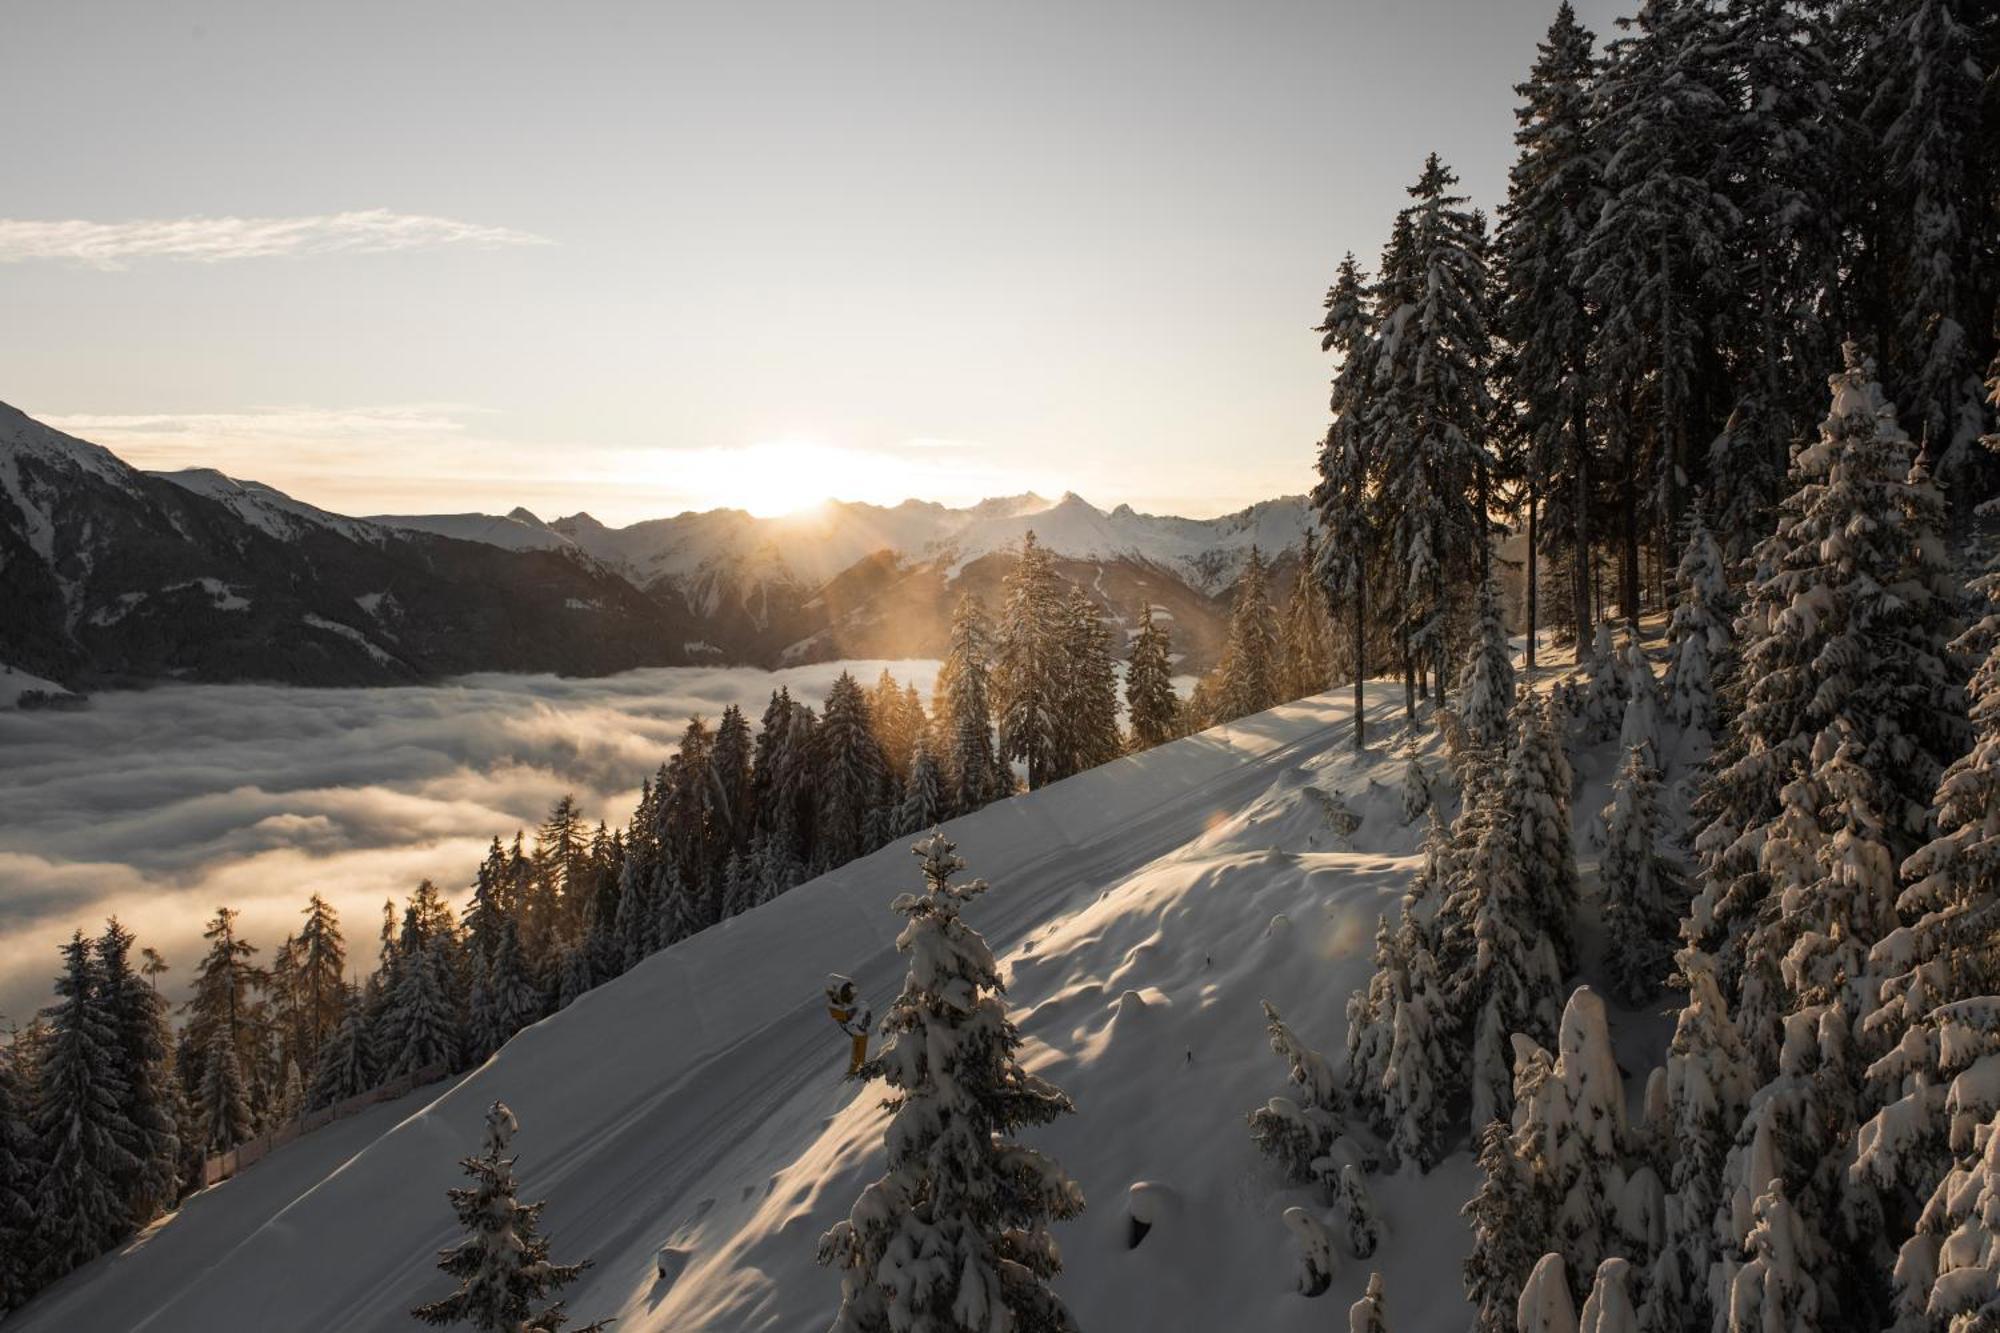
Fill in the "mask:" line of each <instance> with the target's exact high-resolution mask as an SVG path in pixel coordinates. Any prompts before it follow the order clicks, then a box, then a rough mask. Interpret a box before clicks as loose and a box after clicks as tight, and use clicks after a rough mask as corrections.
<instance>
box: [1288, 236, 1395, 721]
mask: <svg viewBox="0 0 2000 1333" xmlns="http://www.w3.org/2000/svg"><path fill="white" fill-rule="evenodd" d="M1371 296H1372V293H1370V291H1369V290H1368V286H1367V283H1366V281H1365V279H1363V277H1362V275H1361V270H1360V269H1359V268H1357V267H1356V266H1355V263H1354V255H1353V253H1352V252H1351V251H1350V252H1349V253H1348V254H1347V255H1346V256H1345V257H1344V258H1343V259H1342V260H1341V261H1340V269H1339V272H1338V274H1337V276H1336V277H1335V279H1334V283H1333V286H1332V287H1331V288H1329V289H1328V290H1327V294H1326V315H1325V318H1324V319H1322V320H1321V321H1320V325H1319V330H1318V331H1319V333H1320V335H1321V338H1320V350H1321V351H1322V352H1334V353H1336V354H1337V355H1338V356H1339V358H1340V360H1339V364H1338V367H1337V369H1336V373H1335V375H1334V380H1333V393H1332V396H1331V400H1330V403H1329V406H1330V407H1331V408H1332V412H1333V424H1332V425H1331V426H1329V427H1328V428H1327V432H1326V439H1325V441H1324V443H1322V444H1321V446H1320V452H1319V460H1318V468H1317V470H1318V473H1319V480H1318V481H1317V482H1315V483H1314V484H1313V490H1312V506H1313V512H1314V515H1315V517H1316V518H1317V519H1318V520H1319V528H1320V531H1322V532H1324V533H1325V534H1326V535H1327V540H1326V543H1325V544H1324V545H1323V546H1321V547H1320V548H1319V550H1318V551H1317V552H1316V553H1315V555H1314V559H1313V560H1312V562H1311V563H1310V565H1309V567H1308V568H1306V569H1305V570H1302V572H1301V575H1300V577H1302V578H1303V577H1311V578H1312V579H1313V580H1315V581H1316V582H1317V583H1319V584H1320V585H1321V586H1322V587H1323V588H1324V589H1325V591H1326V595H1327V596H1328V597H1329V598H1330V599H1332V601H1333V602H1334V603H1336V604H1338V605H1344V606H1345V607H1346V608H1347V611H1346V615H1347V628H1348V630H1349V632H1350V633H1351V635H1352V638H1351V639H1350V641H1349V647H1348V657H1349V661H1348V668H1349V669H1350V670H1351V671H1352V672H1353V675H1354V748H1355V749H1357V750H1359V749H1361V748H1363V745H1364V743H1365V739H1366V727H1365V724H1364V716H1365V710H1364V709H1363V707H1362V683H1363V681H1364V680H1365V679H1366V678H1367V676H1368V668H1369V666H1370V663H1369V661H1368V631H1369V627H1370V626H1369V616H1368V584H1369V577H1370V568H1369V563H1368V552H1369V550H1370V549H1371V548H1372V547H1373V545H1374V542H1375V539H1376V533H1375V530H1374V525H1375V524H1376V522H1377V520H1378V519H1379V517H1380V514H1379V511H1378V509H1377V507H1376V506H1375V504H1374V501H1373V490H1374V481H1375V477H1374V471H1375V469H1376V468H1377V467H1378V465H1379V463H1378V457H1377V453H1378V451H1377V450H1376V449H1375V447H1374V443H1375V436H1376V432H1375V430H1374V429H1373V422H1372V421H1371V420H1370V408H1371V405H1372V396H1371V388H1372V382H1373V379H1374V371H1375V366H1376V362H1377V359H1376V356H1375V354H1374V353H1375V348H1374V335H1373V319H1372V315H1371V312H1370V310H1369V308H1368V307H1369V304H1370V299H1371Z"/></svg>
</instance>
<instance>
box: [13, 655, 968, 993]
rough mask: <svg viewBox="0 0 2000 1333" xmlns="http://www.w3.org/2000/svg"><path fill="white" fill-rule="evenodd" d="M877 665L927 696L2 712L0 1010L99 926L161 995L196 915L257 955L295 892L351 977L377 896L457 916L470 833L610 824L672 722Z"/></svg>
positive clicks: (223, 693)
mask: <svg viewBox="0 0 2000 1333" xmlns="http://www.w3.org/2000/svg"><path fill="white" fill-rule="evenodd" d="M885 667H886V668H888V669H889V671H890V672H891V673H892V674H893V675H895V676H896V677H897V678H898V679H899V680H903V681H907V682H911V683H914V684H915V685H916V686H917V689H918V691H919V692H920V693H921V694H922V695H923V696H924V698H925V700H926V701H928V700H929V698H930V690H931V685H932V682H933V679H934V677H935V675H936V671H937V663H935V662H931V661H911V662H832V663H822V664H819V665H815V666H807V667H796V668H791V669H788V670H784V671H776V672H768V671H761V670H754V669H743V668H729V669H719V668H718V669H705V668H662V669H656V670H646V671H631V672H626V673H624V674H622V675H617V676H610V677H603V678H599V679H592V680H579V679H563V678H558V677H555V676H501V675H487V676H467V677H463V678H460V679H457V680H454V681H452V682H449V683H447V684H443V685H435V686H423V687H410V688H401V689H373V690H307V689H291V688H286V687H281V686H264V685H194V686H166V687H162V688H158V689H152V690H145V691H133V692H120V693H111V694H102V695H98V696H96V697H95V698H93V699H92V701H91V704H90V707H89V708H88V709H86V710H83V711H81V712H75V713H61V712H26V713H23V712H15V711H11V710H5V711H0V1015H5V1016H6V1017H7V1018H9V1019H13V1020H16V1021H25V1020H26V1019H27V1018H28V1017H29V1016H30V1015H31V1014H32V1013H33V1012H34V1010H35V1009H36V1008H37V1007H38V1006H40V1005H41V1004H43V1003H45V1002H46V1000H47V999H48V995H49V981H50V978H51V977H52V976H53V975H54V973H55V971H56V967H57V963H58V959H57V948H58V946H59V945H61V944H62V942H63V941H65V940H66V939H68V938H69V935H70V932H71V931H72V930H74V929H77V928H81V929H83V930H84V931H86V932H87V933H95V932H96V931H97V930H99V929H100V928H101V927H102V926H103V923H104V920H105V918H106V917H108V916H110V915H112V914H114V913H115V914H116V915H117V916H118V917H119V918H120V920H122V921H123V922H124V923H125V924H126V925H127V926H128V927H130V928H131V929H132V930H133V931H135V932H136V933H137V935H138V937H139V942H140V943H141V944H145V945H151V946H153V947H154V948H157V949H159V950H160V951H161V952H162V953H164V954H165V955H166V958H167V961H168V962H169V963H170V964H172V966H173V968H174V970H173V971H172V972H171V973H169V974H168V976H167V977H166V978H165V979H164V980H165V982H166V983H168V985H169V986H170V988H171V989H172V990H173V992H174V993H175V995H176V997H178V995H179V993H180V987H181V983H184V982H185V981H186V979H187V977H188V975H189V974H190V973H191V972H192V971H193V968H194V964H195V962H196V961H197V959H198V957H199V953H200V949H201V930H202V927H203V925H204V924H205V923H206V922H207V920H208V918H209V917H210V916H212V915H213V914H214V911H215V908H216V907H217V906H221V905H227V906H230V907H235V908H238V909H240V910H241V912H242V914H243V916H242V921H241V929H242V931H243V933H244V934H245V936H246V937H247V938H248V939H250V940H251V941H252V942H253V943H255V944H257V945H258V946H259V947H260V948H261V949H262V950H263V951H264V952H263V954H262V955H261V956H262V957H263V958H266V959H268V957H269V951H270V948H271V946H273V945H275V944H277V943H279V942H280V941H282V940H283V938H284V937H285V936H286V935H287V934H289V933H291V932H292V931H293V930H295V929H296V928H297V925H298V922H299V919H300V915H299V914H300V910H301V909H302V908H303V907H304V906H305V902H306V897H307V895H308V894H311V893H315V892H317V893H319V894H321V895H323V896H324V897H326V898H327V899H328V900H329V901H331V902H332V903H333V904H334V905H335V906H337V907H338V908H339V909H340V912H341V917H342V923H343V925H344V927H345V929H346V933H347V939H348V945H349V955H350V968H351V970H361V971H365V970H366V969H368V968H370V967H372V966H373V965H374V955H375V937H376V932H377V929H378V925H379V922H380V914H381V909H382V903H383V900H384V899H386V898H390V897H394V898H397V899H399V900H400V899H401V898H402V897H403V896H404V895H406V894H407V893H408V892H409V891H410V889H411V888H412V887H414V886H415V885H416V884H417V882H418V881H419V880H422V879H425V878H429V879H433V880H435V881H436V882H437V883H438V884H439V885H441V886H442V887H444V888H445V889H446V891H447V892H448V893H449V894H450V895H451V896H452V897H453V899H454V900H455V901H458V902H460V903H462V902H463V899H464V896H465V890H466V889H467V888H468V886H469V885H470V883H471V878H472V872H473V870H474V868H475V867H476V866H477V864H478V862H479V859H480V857H481V856H482V855H483V854H484V851H485V848H486V844H487V843H488V841H489V840H490V839H492V838H493V837H494V836H495V835H496V834H497V835H500V836H501V837H503V838H506V837H511V836H512V835H513V833H514V831H515V830H516V829H526V830H529V831H530V833H531V834H532V830H533V828H534V825H535V824H536V823H537V822H538V821H539V820H540V819H541V818H542V816H543V815H545V814H546V813H547V811H548V808H549V806H550V805H551V804H553V803H554V802H555V801H556V799H557V798H559V797H560V796H562V795H563V794H564V793H565V792H568V793H573V794H574V795H575V796H576V798H577V800H578V802H579V803H580V804H581V805H582V807H583V810H584V812H585V814H586V815H587V816H588V817H589V818H590V819H591V820H592V821H593V822H595V821H596V820H598V819H603V820H605V821H606V822H607V823H609V824H610V825H611V826H612V827H614V828H616V827H620V826H622V825H623V824H624V822H625V820H626V819H627V818H628V817H629V816H630V814H631V812H632V807H633V804H634V802H635V801H636V800H637V798H638V788H639V783H640V781H641V780H642V779H644V778H645V777H646V776H647V775H649V774H651V773H652V772H653V770H655V769H656V768H658V767H659V765H660V764H661V763H662V762H664V761H665V760H666V759H667V758H668V757H669V756H670V755H671V754H672V753H673V751H674V748H675V744H676V742H677V741H678V739H679V736H680V733H681V731H682V729H683V728H684V727H685V726H686V724H687V719H688V718H689V717H690V716H691V715H697V714H698V715H700V716H703V717H706V718H707V719H708V720H709V721H710V722H711V723H713V721H714V720H715V719H716V717H718V716H719V715H720V714H721V712H722V710H723V708H724V707H725V706H726V705H728V704H732V703H733V704H737V705H739V706H741V707H742V708H743V710H744V711H745V712H746V713H748V714H749V715H750V719H751V722H752V723H753V725H754V724H755V722H756V721H757V719H758V717H759V716H760V715H761V713H762V712H763V708H764V705H765V703H766V701H767V700H768V699H769V697H770V694H771V692H772V691H773V690H774V689H777V688H778V687H779V686H785V687H788V688H789V689H790V690H791V692H792V694H793V696H794V697H795V698H799V699H801V700H803V701H805V702H807V703H810V704H812V705H813V706H814V707H817V706H818V705H819V703H820V701H821V699H822V698H823V697H824V695H825V693H826V689H827V687H828V686H829V685H830V684H832V682H833V680H834V678H835V677H836V676H838V675H839V674H840V672H841V671H843V670H848V671H852V672H853V673H854V674H855V675H856V676H857V677H859V678H860V679H861V680H862V681H863V682H864V683H868V684H872V683H873V682H874V680H875V678H876V677H877V676H878V675H879V674H880V672H881V671H882V670H883V668H885Z"/></svg>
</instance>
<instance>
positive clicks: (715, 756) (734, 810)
mask: <svg viewBox="0 0 2000 1333" xmlns="http://www.w3.org/2000/svg"><path fill="white" fill-rule="evenodd" d="M883 674H884V675H887V674H888V673H887V672H884V673H883ZM754 749H755V742H754V741H753V739H752V738H751V735H750V722H749V719H747V718H745V717H744V716H743V710H742V709H741V708H738V707H737V706H736V705H735V704H730V705H728V706H727V707H725V708H724V709H723V710H722V720H721V721H719V722H717V723H716V724H715V744H714V745H713V746H712V747H711V748H710V749H709V752H708V773H709V783H710V785H711V786H712V787H713V789H714V791H715V804H714V810H715V814H716V818H717V820H718V822H719V825H720V830H719V832H720V839H721V843H722V846H723V847H725V848H727V849H728V850H729V851H733V852H741V851H745V850H747V849H748V848H749V846H750V835H751V834H752V833H754V832H756V829H757V806H756V792H755V790H754V789H753V786H752V783H751V767H750V766H751V759H752V753H753V751H754Z"/></svg>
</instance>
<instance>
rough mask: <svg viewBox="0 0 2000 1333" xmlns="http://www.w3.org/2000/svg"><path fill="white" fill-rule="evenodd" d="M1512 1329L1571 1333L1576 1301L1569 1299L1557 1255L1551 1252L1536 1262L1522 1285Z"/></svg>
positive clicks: (1523, 1332) (1567, 1283) (1561, 1260)
mask: <svg viewBox="0 0 2000 1333" xmlns="http://www.w3.org/2000/svg"><path fill="white" fill-rule="evenodd" d="M1514 1327H1515V1329H1516V1330H1518V1333H1573V1330H1574V1329H1575V1328H1576V1301H1575V1299H1574V1298H1572V1297H1571V1296H1570V1293H1569V1279H1568V1278H1567V1277H1566V1276H1564V1274H1563V1257H1562V1256H1561V1255H1560V1254H1556V1253H1554V1252H1553V1251H1551V1252H1550V1253H1548V1254H1545V1255H1543V1256H1542V1257H1541V1258H1540V1259H1538V1260H1536V1261H1535V1267H1534V1270H1533V1271H1532V1272H1530V1273H1529V1274H1528V1280H1527V1281H1526V1282H1524V1283H1522V1284H1521V1299H1520V1301H1519V1302H1518V1303H1517V1304H1516V1305H1515V1307H1514Z"/></svg>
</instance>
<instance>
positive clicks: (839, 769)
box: [814, 671, 886, 866]
mask: <svg viewBox="0 0 2000 1333" xmlns="http://www.w3.org/2000/svg"><path fill="white" fill-rule="evenodd" d="M819 753H820V761H819V767H818V771H817V774H816V779H817V786H818V788H819V812H818V816H817V820H816V822H815V824H814V829H815V831H816V834H817V844H818V846H817V850H818V852H819V854H820V855H821V856H822V857H823V858H825V861H826V864H827V865H829V866H837V865H844V864H846V863H847V862H849V861H851V860H853V859H854V858H855V857H857V856H860V855H861V854H862V853H863V852H865V851H869V850H872V849H871V848H869V847H867V846H866V845H865V840H864V839H863V837H862V826H863V824H864V823H865V822H866V820H867V816H868V812H869V810H870V809H872V808H873V807H874V806H876V805H877V804H878V803H879V802H880V800H881V792H882V782H883V777H884V775H885V773H886V769H885V767H884V764H883V759H882V748H881V746H879V745H877V744H876V742H875V732H874V722H873V720H872V719H871V717H870V714H869V710H868V697H867V695H866V694H865V693H864V692H863V691H862V688H861V685H860V682H858V681H856V680H855V679H854V677H853V676H852V675H850V674H848V673H847V672H845V671H843V672H841V673H840V676H839V678H838V679H836V680H835V681H834V682H833V686H832V688H831V689H829V690H828V691H827V692H826V707H825V709H824V710H823V711H822V712H821V714H820V727H819Z"/></svg>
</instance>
